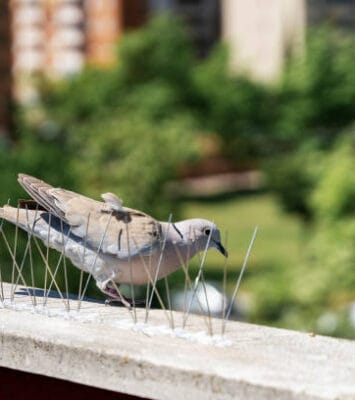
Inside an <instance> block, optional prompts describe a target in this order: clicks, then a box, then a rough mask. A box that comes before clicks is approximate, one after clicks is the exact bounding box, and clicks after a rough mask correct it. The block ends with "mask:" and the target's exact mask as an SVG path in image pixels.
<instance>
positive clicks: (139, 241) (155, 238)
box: [19, 174, 161, 259]
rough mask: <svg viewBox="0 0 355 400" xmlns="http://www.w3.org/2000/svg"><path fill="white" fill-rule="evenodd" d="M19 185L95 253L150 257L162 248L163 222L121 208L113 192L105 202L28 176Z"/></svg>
mask: <svg viewBox="0 0 355 400" xmlns="http://www.w3.org/2000/svg"><path fill="white" fill-rule="evenodd" d="M19 182H20V184H21V185H22V186H23V188H24V189H25V190H26V191H27V192H28V193H29V194H30V195H31V196H32V198H33V199H34V200H36V201H37V202H38V203H39V204H40V205H41V206H42V207H44V208H45V209H46V210H48V211H50V212H51V213H53V214H54V215H55V216H57V217H58V218H60V219H61V220H63V221H64V222H65V223H67V224H68V225H70V227H71V232H72V233H73V234H74V235H76V236H78V237H79V238H82V239H83V241H84V242H85V244H86V245H87V246H90V247H91V248H92V249H93V250H95V251H97V250H99V251H100V252H102V253H106V254H110V255H115V256H117V257H118V258H120V259H128V258H129V257H134V256H136V255H148V254H151V252H153V251H154V250H155V249H156V248H157V247H158V245H159V241H160V237H161V226H160V223H159V222H158V221H156V220H155V219H153V218H152V217H150V216H149V215H147V214H144V213H142V212H140V211H136V210H132V209H128V208H124V207H122V205H121V204H122V203H121V201H120V200H119V199H118V198H117V197H116V196H115V195H113V194H112V193H110V194H105V195H103V198H104V200H105V203H103V202H100V201H96V200H92V199H90V198H88V197H85V196H82V195H80V194H78V193H75V192H72V191H69V190H65V189H60V188H54V187H52V186H50V185H48V184H47V183H45V182H43V181H41V180H39V179H37V178H34V177H31V176H28V175H24V174H20V175H19Z"/></svg>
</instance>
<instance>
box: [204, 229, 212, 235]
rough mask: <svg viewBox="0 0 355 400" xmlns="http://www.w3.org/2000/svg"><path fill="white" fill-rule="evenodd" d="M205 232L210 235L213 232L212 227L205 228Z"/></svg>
mask: <svg viewBox="0 0 355 400" xmlns="http://www.w3.org/2000/svg"><path fill="white" fill-rule="evenodd" d="M204 233H205V235H206V236H209V235H210V234H211V229H210V228H205V230H204Z"/></svg>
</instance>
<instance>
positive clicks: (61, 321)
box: [0, 289, 355, 400]
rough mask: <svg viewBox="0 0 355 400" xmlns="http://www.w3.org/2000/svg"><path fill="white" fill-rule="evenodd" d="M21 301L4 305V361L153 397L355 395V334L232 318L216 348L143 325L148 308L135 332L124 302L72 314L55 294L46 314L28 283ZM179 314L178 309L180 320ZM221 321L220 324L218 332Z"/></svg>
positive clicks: (193, 320) (0, 314) (155, 317)
mask: <svg viewBox="0 0 355 400" xmlns="http://www.w3.org/2000/svg"><path fill="white" fill-rule="evenodd" d="M18 298H19V296H18V297H17V299H15V300H16V306H14V305H13V304H9V303H6V302H5V304H4V303H3V308H1V309H0V332H1V347H0V366H3V367H8V368H13V369H18V370H21V371H28V372H32V373H37V374H43V375H46V376H51V377H56V378H61V379H66V380H68V381H72V382H77V383H82V384H86V385H91V386H95V387H100V388H104V389H110V390H114V391H118V392H123V393H129V394H134V395H137V396H142V397H148V398H152V399H177V400H179V399H182V400H186V399H243V400H248V399H253V400H257V399H273V400H275V399H287V400H290V399H291V400H292V399H338V400H348V399H355V343H354V342H351V341H347V340H339V339H332V338H328V337H322V336H314V335H311V334H308V333H300V332H293V331H288V330H283V329H275V328H269V327H265V326H258V325H251V324H246V323H239V322H229V323H228V324H227V330H226V334H225V336H224V338H225V341H224V342H223V341H217V343H218V344H219V346H215V345H212V344H204V343H201V342H194V341H193V340H191V338H189V336H188V335H187V338H186V339H184V338H182V337H173V335H172V336H169V335H168V334H167V332H168V330H167V329H165V330H164V329H163V328H162V329H161V334H160V328H157V329H155V330H154V329H153V330H152V331H149V330H144V329H140V328H139V327H142V323H141V321H143V320H144V317H145V310H144V309H140V310H137V320H138V322H139V324H138V325H137V327H138V328H139V329H138V328H137V329H134V324H133V322H131V321H132V319H129V318H131V316H130V314H129V312H128V311H127V310H126V309H124V308H122V307H107V306H105V305H103V304H99V303H94V302H87V301H85V302H83V304H82V311H81V312H80V314H76V313H72V314H68V315H66V314H65V313H64V312H62V311H61V312H59V311H58V312H57V313H56V312H54V311H55V309H56V307H57V310H59V307H61V308H62V310H63V308H64V307H63V302H62V300H61V299H51V301H50V302H49V305H48V309H51V310H52V312H51V313H49V314H48V313H47V315H45V314H44V313H41V312H40V311H39V308H40V307H39V306H37V308H36V312H35V311H34V309H31V307H30V306H28V304H30V303H29V301H28V299H29V296H26V293H25V292H24V291H23V289H22V292H21V296H20V300H18ZM21 299H24V300H21ZM25 300H26V301H27V303H26V304H27V306H25V305H24V304H25V303H24V302H25ZM39 302H40V300H39ZM38 304H39V303H38ZM74 306H75V301H73V302H72V303H71V308H73V307H74ZM53 310H54V311H53ZM181 319H182V314H180V313H174V323H175V326H176V325H181ZM122 321H123V322H122ZM124 321H126V323H125V322H124ZM205 322H206V321H205V320H204V319H203V318H201V317H195V316H190V318H189V320H188V325H187V327H186V331H188V332H195V333H196V334H197V332H198V331H202V330H206V324H205ZM149 325H152V326H158V325H167V322H166V317H165V315H164V312H163V311H160V310H152V311H151V313H150V316H149ZM220 326H221V321H220V320H217V319H215V320H213V321H212V327H213V330H214V333H219V332H220ZM147 332H148V333H147Z"/></svg>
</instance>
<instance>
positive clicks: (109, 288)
mask: <svg viewBox="0 0 355 400" xmlns="http://www.w3.org/2000/svg"><path fill="white" fill-rule="evenodd" d="M96 284H97V286H98V288H99V289H100V290H101V292H103V293H105V294H107V295H108V296H109V299H107V300H106V303H108V304H109V303H111V302H114V301H115V302H116V301H119V302H120V303H122V304H123V305H124V306H126V307H128V308H131V307H132V305H135V304H140V303H141V301H139V300H132V299H129V298H127V297H125V296H123V294H122V293H121V292H120V290H119V289H118V287H119V284H117V283H116V284H115V285H113V283H112V281H111V280H106V281H104V282H99V281H97V282H96Z"/></svg>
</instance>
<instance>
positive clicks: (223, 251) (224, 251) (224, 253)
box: [214, 240, 228, 257]
mask: <svg viewBox="0 0 355 400" xmlns="http://www.w3.org/2000/svg"><path fill="white" fill-rule="evenodd" d="M214 244H215V246H216V248H217V250H218V251H219V252H220V253H222V254H223V255H224V256H225V257H228V251H227V250H226V249H225V248H224V247H223V246H222V243H221V242H217V241H215V240H214Z"/></svg>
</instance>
